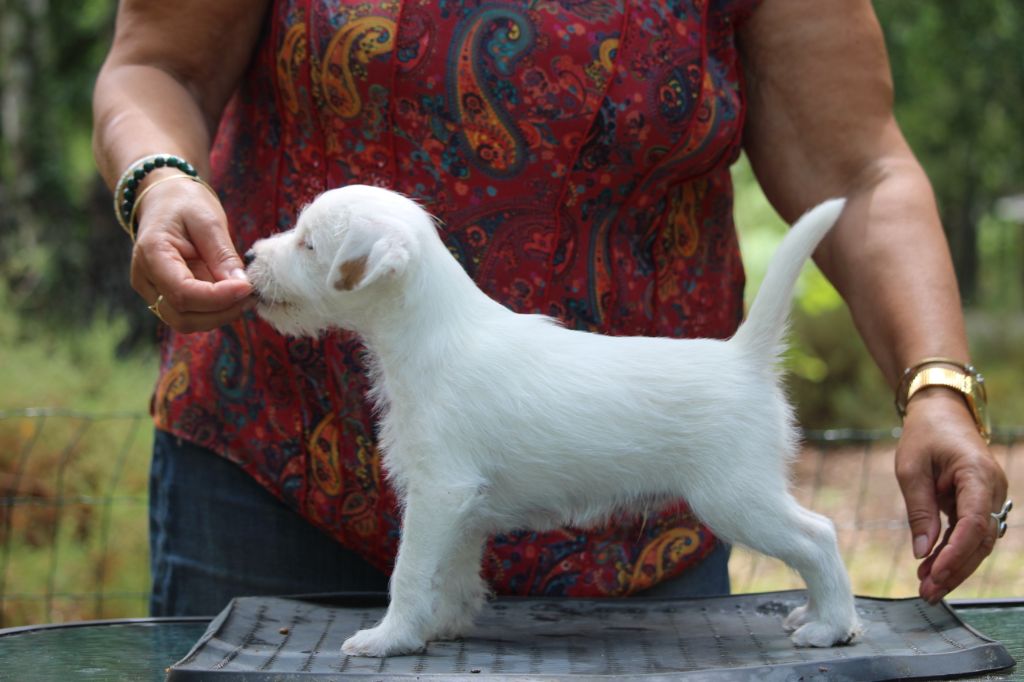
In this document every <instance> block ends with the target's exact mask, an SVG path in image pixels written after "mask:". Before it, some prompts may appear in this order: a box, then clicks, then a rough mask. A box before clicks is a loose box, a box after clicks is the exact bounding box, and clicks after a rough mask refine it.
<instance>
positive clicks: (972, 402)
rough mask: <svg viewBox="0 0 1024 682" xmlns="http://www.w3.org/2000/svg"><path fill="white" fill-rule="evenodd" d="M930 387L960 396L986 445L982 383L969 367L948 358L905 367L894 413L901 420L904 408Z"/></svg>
mask: <svg viewBox="0 0 1024 682" xmlns="http://www.w3.org/2000/svg"><path fill="white" fill-rule="evenodd" d="M930 386H944V387H946V388H950V389H953V390H954V391H957V392H958V393H960V394H961V395H962V396H963V398H964V401H965V402H966V403H967V407H968V410H969V412H970V413H971V417H972V418H973V419H974V423H975V425H976V426H977V427H978V433H980V434H981V436H982V438H984V439H985V442H986V443H987V442H989V440H990V438H991V429H990V427H989V423H988V411H987V398H988V396H987V392H986V390H985V380H984V378H983V377H982V376H981V374H980V373H979V372H978V370H976V369H975V368H974V367H972V366H971V365H965V364H963V363H960V362H957V361H955V360H950V359H948V358H927V359H925V360H923V361H922V362H919V363H918V364H916V365H914V366H913V367H909V368H907V369H906V370H905V371H904V372H903V377H902V379H901V380H900V384H899V386H898V387H897V390H896V411H897V412H898V413H899V415H900V421H902V420H903V418H904V417H906V414H907V405H908V403H909V402H910V399H911V398H913V397H914V395H915V394H916V393H917V392H918V391H920V390H922V389H924V388H928V387H930Z"/></svg>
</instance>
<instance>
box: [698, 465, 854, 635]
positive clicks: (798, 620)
mask: <svg viewBox="0 0 1024 682" xmlns="http://www.w3.org/2000/svg"><path fill="white" fill-rule="evenodd" d="M759 473H760V474H764V473H765V472H764V471H761V472H759ZM768 478H769V479H770V478H777V480H775V481H772V480H766V479H765V478H759V480H757V481H756V482H755V481H748V483H749V485H729V486H720V487H716V488H715V489H714V492H713V497H712V495H700V494H698V495H696V496H694V495H690V498H691V499H690V500H689V501H690V505H691V507H692V508H693V511H694V512H695V513H696V514H697V515H698V516H699V517H700V518H701V519H703V520H704V522H705V523H707V524H708V526H710V527H711V529H712V530H713V531H714V532H715V533H716V534H717V535H718V536H719V537H721V538H723V539H725V540H727V541H729V542H739V543H740V544H743V545H746V546H748V547H750V548H752V549H755V550H757V551H759V552H762V553H764V554H767V555H769V556H773V557H775V558H777V559H781V560H782V561H784V562H785V563H786V564H787V565H789V566H790V567H791V568H793V569H795V570H796V571H797V572H798V573H799V574H800V576H801V577H802V578H803V579H804V582H805V583H806V584H807V592H808V595H809V599H808V603H807V605H806V606H801V607H798V608H797V609H794V610H793V612H792V613H791V614H790V615H789V617H788V618H787V619H786V621H785V624H784V625H785V627H786V628H787V629H794V630H795V632H793V634H792V635H791V639H792V640H793V643H794V644H796V645H797V646H813V647H830V646H834V645H836V644H846V643H848V642H849V641H850V640H851V639H853V637H854V636H856V635H857V633H858V632H859V631H860V625H859V622H858V619H857V613H856V609H855V607H854V599H853V592H852V590H851V589H850V579H849V577H848V576H847V573H846V567H845V566H844V565H843V562H842V559H841V558H840V556H839V546H838V543H837V542H836V534H835V528H834V526H833V525H832V522H831V521H829V520H828V519H827V518H825V517H824V516H821V515H819V514H815V513H813V512H811V511H808V510H807V509H804V508H803V507H801V506H800V505H799V504H798V503H797V501H796V500H795V499H793V497H792V495H790V494H789V492H788V491H787V490H786V489H785V479H784V477H783V476H782V475H781V473H779V475H778V476H777V477H774V476H770V477H768ZM773 484H774V485H773ZM694 497H696V498H697V499H693V498H694Z"/></svg>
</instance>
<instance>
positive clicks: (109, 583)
mask: <svg viewBox="0 0 1024 682" xmlns="http://www.w3.org/2000/svg"><path fill="white" fill-rule="evenodd" d="M896 436H897V434H896V433H895V432H853V431H824V432H815V433H808V434H807V437H806V442H807V447H806V448H805V449H804V450H803V452H802V454H801V456H800V457H799V458H798V460H797V461H796V463H795V466H794V470H793V483H794V487H795V492H796V495H797V497H798V499H799V500H800V501H801V502H802V503H803V504H805V505H807V506H808V507H810V508H812V509H814V510H816V511H819V512H821V513H823V514H826V515H827V516H829V517H830V518H832V519H833V521H835V523H836V526H837V529H838V531H839V540H840V548H841V550H842V553H843V557H844V559H845V561H846V563H847V566H848V567H849V569H850V574H851V578H852V580H853V583H854V589H855V590H856V591H857V592H858V593H859V594H867V595H872V596H888V597H892V596H895V597H899V596H911V595H914V594H916V593H917V579H916V577H915V568H916V561H915V560H914V559H913V556H912V553H911V549H910V533H909V530H908V527H907V523H906V518H905V512H904V508H903V501H902V496H901V495H900V493H899V488H898V485H897V484H896V481H895V477H894V475H893V454H894V447H895V438H896ZM151 443H152V428H151V426H150V422H149V417H148V415H145V414H139V413H83V412H74V411H67V410H46V409H26V410H18V411H0V627H10V626H15V625H21V624H26V623H43V622H64V621H72V620H83V619H94V618H115V617H136V616H145V615H147V613H146V612H147V604H148V589H149V569H148V548H147V532H148V521H147V510H146V504H147V486H148V469H149V459H150V448H151ZM1022 443H1024V430H1020V429H1017V430H1003V431H999V432H997V434H996V438H995V439H994V446H993V454H994V456H995V457H996V458H997V459H999V461H1000V462H1001V463H1002V464H1003V466H1004V468H1005V470H1006V472H1007V476H1008V477H1009V478H1010V489H1011V491H1013V490H1022V489H1024V466H1021V465H1020V464H1019V463H1018V460H1020V458H1021V454H1020V450H1021V448H1022V447H1024V446H1022ZM1021 525H1024V524H1021V523H1019V522H1015V519H1014V518H1013V517H1012V516H1011V520H1010V530H1009V532H1008V533H1007V535H1006V537H1005V538H1003V539H1002V540H1000V541H999V543H998V544H997V549H996V552H995V553H994V554H993V556H992V557H990V558H989V560H988V561H986V563H985V564H984V565H983V566H982V567H981V568H980V569H979V570H978V571H977V572H976V574H975V575H974V576H972V577H971V578H970V579H969V580H968V581H967V582H966V583H965V584H964V585H963V586H962V587H961V588H960V589H959V590H958V591H957V592H955V593H954V594H953V596H954V597H962V598H984V597H1021V596H1024V533H1022V532H1021V530H1020V526H1021ZM730 573H731V577H732V581H733V590H734V591H737V592H753V591H764V590H777V589H789V588H799V587H802V584H801V583H800V580H799V578H798V577H797V576H795V574H793V573H792V572H791V571H790V570H789V569H788V568H787V567H785V566H784V565H783V564H782V563H781V562H778V561H776V560H774V559H769V558H767V557H763V556H761V555H758V554H756V553H752V552H748V551H746V550H744V549H742V548H737V549H736V550H735V551H734V553H733V558H732V561H731V562H730Z"/></svg>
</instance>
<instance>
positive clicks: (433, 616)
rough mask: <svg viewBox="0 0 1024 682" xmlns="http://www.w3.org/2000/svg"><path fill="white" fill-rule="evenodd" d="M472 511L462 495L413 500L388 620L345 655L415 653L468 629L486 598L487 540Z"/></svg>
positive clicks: (351, 643)
mask: <svg viewBox="0 0 1024 682" xmlns="http://www.w3.org/2000/svg"><path fill="white" fill-rule="evenodd" d="M474 509H475V507H474V505H472V500H470V499H468V498H467V495H466V494H464V493H462V492H461V491H451V490H448V491H443V490H442V491H434V492H433V493H432V494H431V495H430V496H429V498H428V497H426V496H424V495H419V494H412V493H410V494H409V496H408V500H407V503H406V506H405V513H404V514H403V516H402V539H401V541H400V542H399V547H398V558H397V559H396V562H395V571H394V574H393V575H392V576H391V587H390V593H391V602H390V604H389V605H388V611H387V614H386V615H385V616H384V619H383V620H382V621H381V622H380V623H379V624H378V625H377V626H376V627H373V628H370V629H368V630H360V631H359V632H357V633H356V634H355V635H353V636H352V637H350V638H349V639H348V640H346V641H345V643H344V644H342V646H341V650H342V652H343V653H345V654H349V655H353V656H378V657H380V656H397V655H401V654H407V653H412V652H416V651H421V650H422V649H423V648H424V647H425V646H426V644H427V642H428V641H430V640H432V639H437V638H440V637H444V636H452V635H458V634H461V632H462V631H463V630H464V629H465V628H466V627H468V625H469V624H470V623H471V621H472V618H473V616H474V615H475V614H476V611H477V610H479V607H480V605H481V603H482V601H483V598H484V595H485V593H486V588H485V585H484V582H483V580H482V579H481V577H480V558H481V553H482V551H483V541H484V534H483V532H482V531H481V530H480V529H479V528H478V527H477V524H476V519H475V518H474V516H473V514H472V512H473V511H474Z"/></svg>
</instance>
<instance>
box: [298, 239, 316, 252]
mask: <svg viewBox="0 0 1024 682" xmlns="http://www.w3.org/2000/svg"><path fill="white" fill-rule="evenodd" d="M299 248H300V249H306V250H307V251H312V250H313V245H312V244H310V243H309V242H307V241H306V240H305V239H303V240H302V241H301V242H299Z"/></svg>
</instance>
